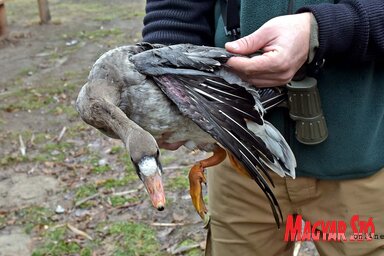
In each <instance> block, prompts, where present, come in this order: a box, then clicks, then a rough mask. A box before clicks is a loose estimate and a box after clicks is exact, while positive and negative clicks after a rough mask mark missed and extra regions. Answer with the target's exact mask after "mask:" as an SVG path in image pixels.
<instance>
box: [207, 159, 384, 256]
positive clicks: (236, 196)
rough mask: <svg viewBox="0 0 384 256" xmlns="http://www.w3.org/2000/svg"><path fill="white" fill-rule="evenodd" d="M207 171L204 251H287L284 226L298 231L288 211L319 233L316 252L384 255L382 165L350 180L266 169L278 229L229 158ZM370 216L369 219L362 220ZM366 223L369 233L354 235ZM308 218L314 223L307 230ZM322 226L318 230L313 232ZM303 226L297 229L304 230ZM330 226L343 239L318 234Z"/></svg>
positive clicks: (214, 254) (271, 255)
mask: <svg viewBox="0 0 384 256" xmlns="http://www.w3.org/2000/svg"><path fill="white" fill-rule="evenodd" d="M207 177H208V207H209V214H210V220H209V224H208V237H207V249H206V255H209V256H227V255H228V256H236V255H242V256H243V255H244V256H248V255H249V256H258V255H261V256H285V255H287V256H288V255H289V256H291V255H292V253H293V249H294V241H291V238H289V239H287V234H286V228H288V229H289V230H288V231H289V232H290V231H292V230H293V231H298V230H297V229H298V226H293V225H296V224H297V223H296V222H294V223H293V225H292V218H290V217H289V216H291V217H292V216H294V215H296V219H295V220H297V219H298V218H297V216H300V217H302V219H303V221H306V222H307V225H306V226H303V229H306V231H309V230H311V232H312V231H314V232H315V233H317V234H318V235H319V238H316V236H315V240H318V241H314V242H315V245H316V248H317V250H318V251H319V253H320V255H321V256H341V255H346V256H357V255H359V256H383V255H384V170H381V171H379V172H377V173H376V174H375V175H372V176H370V177H367V178H363V179H355V180H318V179H314V178H306V177H300V178H296V179H294V180H293V179H291V178H281V177H279V176H278V175H275V174H272V179H273V181H274V183H275V188H273V192H274V194H275V195H276V197H277V199H278V201H279V204H280V206H281V209H282V212H283V217H284V223H283V225H282V227H281V228H280V229H277V226H276V224H275V220H274V218H273V215H272V212H271V208H270V205H269V202H268V201H267V199H266V197H265V195H264V193H263V192H262V191H261V189H260V188H259V187H258V186H257V184H256V183H255V182H254V181H252V180H250V179H248V178H246V177H243V176H241V175H239V174H237V173H236V172H235V171H234V170H233V169H232V167H231V166H230V164H229V161H227V160H226V161H225V162H224V163H223V164H221V165H219V166H217V167H215V168H213V169H210V170H208V171H207ZM370 217H371V219H370V220H371V221H370V225H366V224H367V223H368V220H369V218H370ZM287 219H288V220H289V221H290V223H288V225H287ZM321 221H323V222H321ZM319 223H320V224H321V223H323V225H327V224H328V227H324V226H321V225H320V224H319ZM332 223H333V224H332ZM372 223H373V224H374V231H375V236H373V237H372V236H367V237H364V238H362V237H357V236H355V232H354V231H356V229H358V231H360V228H361V227H364V226H365V227H368V226H369V227H368V228H367V229H366V231H372ZM314 224H315V225H317V227H316V226H315V228H316V229H315V230H312V228H314V227H313V225H314ZM359 224H361V225H359ZM311 225H312V226H311ZM332 225H334V226H333V228H334V227H337V230H336V231H335V230H332ZM338 225H340V226H338ZM292 227H296V228H297V229H296V230H295V229H294V228H293V229H292ZM322 227H323V228H324V230H323V232H322V233H321V232H320V233H319V230H322ZM344 228H346V230H343V229H344ZM364 230H365V229H364V228H363V229H362V230H361V231H362V232H364ZM344 231H345V232H344ZM289 232H287V233H289ZM303 232H304V233H300V234H301V235H303V234H308V233H305V230H304V231H303ZM335 232H337V233H338V234H339V233H340V232H344V233H345V238H346V239H343V236H341V237H339V239H338V240H340V241H338V240H336V241H335V239H332V236H329V238H331V239H329V241H328V238H327V237H328V236H325V237H323V235H330V234H331V233H335ZM298 233H299V232H296V235H298ZM315 233H314V234H315ZM331 235H332V234H331ZM365 235H366V234H365ZM304 237H305V236H304ZM353 237H354V238H356V239H355V240H353V239H352V238H353ZM369 237H372V239H370V240H369ZM302 238H303V237H302ZM359 239H360V240H359ZM287 240H288V241H287ZM293 240H294V239H293Z"/></svg>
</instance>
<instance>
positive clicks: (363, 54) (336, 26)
mask: <svg viewBox="0 0 384 256" xmlns="http://www.w3.org/2000/svg"><path fill="white" fill-rule="evenodd" d="M298 12H312V13H313V15H314V16H315V18H316V20H317V22H318V26H319V48H318V50H317V52H316V55H315V59H314V62H315V63H321V62H322V60H323V59H324V58H325V59H327V58H333V57H334V58H340V56H349V57H351V58H353V59H354V60H355V61H367V60H374V59H379V58H380V59H383V57H384V1H383V0H341V1H339V3H338V4H318V5H310V6H306V7H303V8H301V9H299V10H298Z"/></svg>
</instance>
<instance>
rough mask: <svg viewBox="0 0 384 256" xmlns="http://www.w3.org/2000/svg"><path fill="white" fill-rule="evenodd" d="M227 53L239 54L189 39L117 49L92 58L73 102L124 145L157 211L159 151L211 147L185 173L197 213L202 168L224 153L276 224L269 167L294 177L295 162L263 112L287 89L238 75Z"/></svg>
mask: <svg viewBox="0 0 384 256" xmlns="http://www.w3.org/2000/svg"><path fill="white" fill-rule="evenodd" d="M233 56H238V55H234V54H232V53H230V52H228V51H226V50H225V49H224V48H220V47H212V46H199V45H193V44H176V45H162V44H151V43H146V42H141V43H137V44H135V45H125V46H120V47H116V48H114V49H111V50H109V51H107V52H106V53H104V54H103V55H101V56H100V58H99V59H97V61H96V62H95V63H94V65H93V67H92V68H91V71H90V73H89V76H88V79H87V82H86V83H85V84H84V85H83V86H82V88H81V89H80V91H79V94H78V97H77V100H76V108H77V111H78V112H79V114H80V117H81V118H82V119H83V120H84V121H85V122H86V123H87V124H89V125H91V126H93V127H95V128H97V129H98V130H100V131H101V132H102V133H104V134H106V135H107V136H109V137H112V138H116V139H120V140H121V141H122V142H123V143H124V145H125V148H126V150H127V152H128V154H129V155H130V157H131V161H132V163H133V165H134V166H135V170H136V172H137V174H138V176H139V178H140V179H141V180H142V182H143V183H144V185H145V188H146V190H147V192H148V194H149V197H150V199H151V201H152V204H153V206H154V207H155V208H157V209H158V210H163V209H164V207H165V195H164V187H163V184H162V178H161V176H162V165H161V161H160V150H159V149H160V148H165V149H169V150H175V149H178V148H179V147H181V146H184V147H186V148H187V149H189V150H202V151H206V152H212V153H213V154H212V155H211V156H210V157H208V158H207V159H203V160H201V161H198V162H197V163H196V164H195V165H193V167H192V168H191V170H190V172H189V182H190V195H191V199H192V203H193V205H194V207H195V209H196V211H197V213H198V214H199V215H200V216H201V218H203V219H204V218H205V216H206V213H207V207H206V206H205V203H204V201H203V196H202V184H203V183H206V178H205V174H204V171H205V170H206V168H208V167H211V166H215V165H218V164H219V163H221V162H222V161H224V160H225V159H226V158H227V157H228V158H229V160H230V163H231V164H232V166H233V167H234V169H235V170H236V171H237V172H239V173H240V174H242V175H244V176H247V177H249V178H251V179H253V180H254V181H255V182H256V183H257V185H258V186H259V187H260V188H261V189H262V191H263V192H264V194H265V196H266V198H267V199H268V200H269V202H270V206H271V210H272V213H273V216H274V218H275V221H276V223H277V225H278V227H280V223H281V222H282V221H283V216H282V212H281V209H280V206H279V203H278V201H277V199H276V197H275V195H274V194H273V191H272V189H271V187H274V184H273V181H272V179H271V178H270V175H269V172H271V171H272V172H275V173H277V174H279V175H280V176H281V177H285V176H287V177H292V178H295V168H296V160H295V156H294V154H293V152H292V150H291V149H290V147H289V145H288V143H287V142H286V140H285V139H284V137H283V136H282V135H281V134H280V132H279V131H278V130H277V129H276V128H275V127H274V126H273V125H272V124H271V123H269V122H268V121H267V120H265V119H264V115H265V113H266V111H268V110H270V109H272V108H274V107H276V106H278V105H280V104H281V103H282V102H284V101H286V99H287V93H286V89H285V88H284V87H273V88H263V89H262V88H256V87H255V86H253V85H250V84H248V83H247V82H245V81H243V80H242V79H241V78H239V77H238V76H237V75H236V74H235V73H234V72H232V71H231V69H230V67H228V66H227V65H226V62H227V60H228V59H229V58H231V57H233ZM229 185H230V184H229Z"/></svg>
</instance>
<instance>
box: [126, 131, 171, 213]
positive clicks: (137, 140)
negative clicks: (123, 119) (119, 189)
mask: <svg viewBox="0 0 384 256" xmlns="http://www.w3.org/2000/svg"><path fill="white" fill-rule="evenodd" d="M126 148H127V150H128V152H129V155H130V157H131V161H132V163H133V166H134V167H135V170H136V173H137V175H138V176H139V178H140V180H141V181H142V182H143V183H144V186H145V188H146V190H147V192H148V194H149V197H150V199H151V202H152V204H153V206H154V207H155V208H156V209H157V210H159V211H162V210H164V206H165V194H164V188H163V182H162V178H161V175H162V172H163V170H162V166H161V163H160V160H159V157H160V150H159V147H158V145H157V143H156V140H155V139H154V138H153V136H152V135H151V134H150V133H148V132H147V131H145V130H134V131H132V132H131V133H129V135H128V138H127V141H126Z"/></svg>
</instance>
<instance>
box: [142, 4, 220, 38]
mask: <svg viewBox="0 0 384 256" xmlns="http://www.w3.org/2000/svg"><path fill="white" fill-rule="evenodd" d="M213 8H214V1H211V0H210V1H207V0H194V1H190V0H185V1H180V0H161V1H159V0H147V6H146V16H145V17H144V29H143V41H146V42H150V43H163V44H176V43H192V44H197V45H212V44H213V22H214V21H213Z"/></svg>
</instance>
